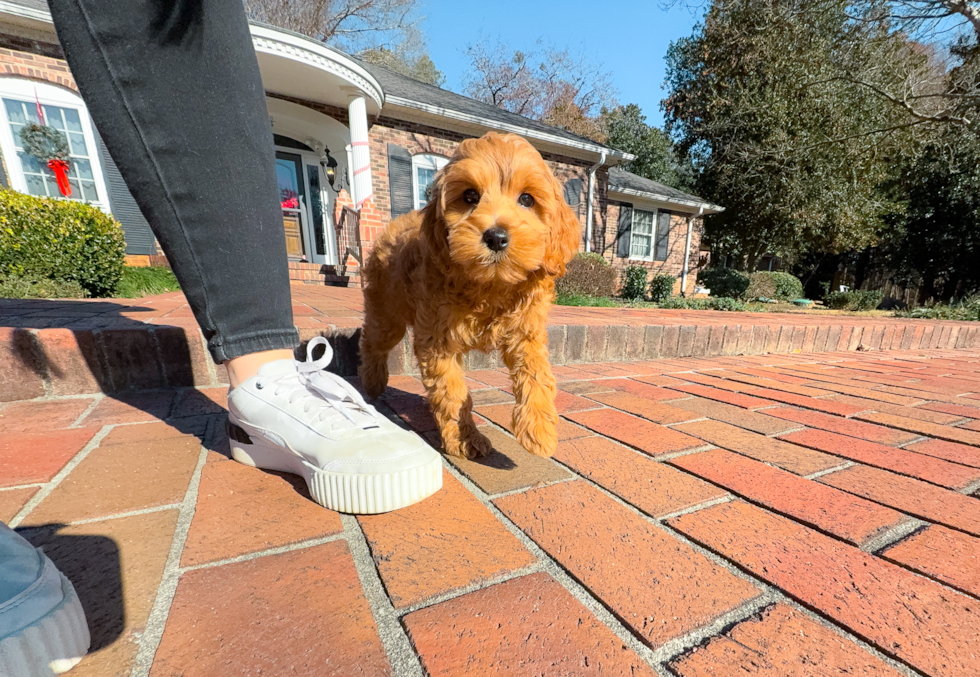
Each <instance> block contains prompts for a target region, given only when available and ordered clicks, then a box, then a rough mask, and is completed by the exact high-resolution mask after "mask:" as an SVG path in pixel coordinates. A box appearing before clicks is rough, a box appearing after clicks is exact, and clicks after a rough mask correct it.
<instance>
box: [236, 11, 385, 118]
mask: <svg viewBox="0 0 980 677" xmlns="http://www.w3.org/2000/svg"><path fill="white" fill-rule="evenodd" d="M248 29H249V32H250V33H251V34H252V46H253V47H254V48H255V51H256V52H262V53H265V54H273V55H275V56H281V57H284V58H287V59H290V60H291V61H297V62H300V63H304V64H306V65H309V66H313V67H315V68H319V69H320V70H323V71H327V72H328V73H331V74H333V75H336V76H338V77H340V78H343V79H344V80H347V81H348V82H350V83H351V84H352V85H356V86H357V87H358V89H360V90H361V91H362V92H364V94H365V95H367V96H369V97H370V98H371V100H372V101H374V103H375V104H376V105H377V106H378V108H380V107H381V106H383V105H384V101H385V97H384V92H383V91H382V89H381V84H380V83H379V82H378V81H377V80H375V79H374V76H372V75H371V74H370V73H368V72H367V70H365V69H364V68H362V67H361V66H360V65H358V64H357V63H355V62H354V61H353V60H352V59H351V58H350V57H348V56H347V55H346V54H344V53H343V52H338V51H336V50H333V49H330V48H328V47H327V46H326V45H323V44H322V43H319V42H317V41H316V40H311V39H310V38H307V37H306V36H303V35H299V34H298V33H293V32H291V31H284V30H281V29H276V28H272V27H271V26H265V25H262V24H254V23H253V24H249V27H248Z"/></svg>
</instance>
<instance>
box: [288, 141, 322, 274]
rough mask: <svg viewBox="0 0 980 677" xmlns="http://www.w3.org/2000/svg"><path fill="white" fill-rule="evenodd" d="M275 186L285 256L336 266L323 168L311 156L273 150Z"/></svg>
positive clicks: (310, 154) (309, 154)
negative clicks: (274, 152)
mask: <svg viewBox="0 0 980 677" xmlns="http://www.w3.org/2000/svg"><path fill="white" fill-rule="evenodd" d="M276 183H277V184H278V188H279V202H280V205H281V207H282V226H283V230H284V231H285V233H286V254H287V256H288V257H289V258H290V259H293V260H296V261H309V262H310V263H326V264H331V265H334V264H336V263H337V245H336V242H335V234H334V232H333V227H332V223H331V221H332V219H331V218H330V209H331V206H332V200H331V199H330V197H331V196H330V193H329V187H327V188H326V189H325V188H324V187H326V186H328V184H327V183H326V182H325V181H324V177H323V168H322V167H320V164H319V162H317V161H316V157H315V156H314V155H313V154H312V153H305V152H304V153H302V154H301V153H296V152H289V151H284V150H277V151H276Z"/></svg>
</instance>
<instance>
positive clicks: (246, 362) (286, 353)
mask: <svg viewBox="0 0 980 677" xmlns="http://www.w3.org/2000/svg"><path fill="white" fill-rule="evenodd" d="M291 359H293V351H292V350H289V349H288V348H286V349H282V350H263V351H261V352H258V353H249V354H248V355H241V356H239V357H233V358H231V359H230V360H228V361H226V362H225V363H224V364H225V367H226V368H227V369H228V384H229V386H230V387H231V389H232V390H234V389H235V388H237V387H238V386H239V385H241V384H242V383H244V382H245V381H247V380H248V379H250V378H252V377H253V376H255V375H256V374H257V373H258V372H259V367H261V366H262V365H264V364H268V363H269V362H275V361H276V360H291Z"/></svg>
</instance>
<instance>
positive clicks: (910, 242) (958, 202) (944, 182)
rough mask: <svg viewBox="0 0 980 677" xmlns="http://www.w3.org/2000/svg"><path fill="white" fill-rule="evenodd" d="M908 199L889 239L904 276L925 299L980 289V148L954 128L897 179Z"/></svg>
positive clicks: (893, 257)
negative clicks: (918, 289)
mask: <svg viewBox="0 0 980 677" xmlns="http://www.w3.org/2000/svg"><path fill="white" fill-rule="evenodd" d="M896 187H897V188H898V190H899V192H900V194H901V195H902V196H903V198H904V199H905V201H906V208H905V210H904V213H902V214H900V215H898V216H897V217H896V219H895V224H894V225H895V230H894V232H893V233H892V234H891V237H890V238H889V242H888V247H887V248H888V250H889V252H890V255H891V256H890V258H891V262H892V266H893V267H894V269H895V270H896V271H897V272H898V278H899V280H900V281H901V282H904V283H905V284H907V285H910V286H919V285H921V296H922V298H923V299H929V298H938V299H941V300H943V301H949V300H950V299H951V298H953V297H957V296H959V297H961V296H964V295H966V294H970V293H976V292H980V147H978V144H977V141H976V139H975V137H973V135H971V134H969V133H967V132H964V131H963V130H958V129H956V128H953V129H951V130H950V131H949V132H948V133H947V134H946V135H945V136H944V138H943V139H941V140H939V141H937V142H936V143H934V144H932V145H930V146H929V148H928V149H927V150H926V152H925V153H923V154H922V155H921V156H920V157H918V158H916V159H915V160H914V161H912V162H909V163H907V164H906V166H905V167H904V168H903V171H902V173H901V175H900V177H899V178H898V180H897V181H896Z"/></svg>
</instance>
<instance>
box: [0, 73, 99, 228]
mask: <svg viewBox="0 0 980 677" xmlns="http://www.w3.org/2000/svg"><path fill="white" fill-rule="evenodd" d="M0 99H2V101H3V105H2V106H0V111H2V116H3V120H2V121H0V122H2V124H0V126H2V127H3V129H2V132H0V145H2V147H3V154H4V156H5V157H7V158H9V159H8V161H7V168H8V169H9V170H10V182H11V187H12V188H14V189H15V190H19V191H21V192H24V193H28V194H30V195H40V196H43V197H54V198H61V197H62V195H61V191H59V190H58V184H57V182H56V180H55V176H54V172H52V171H51V170H50V169H48V167H47V165H46V164H44V163H43V162H41V161H39V160H37V159H36V158H34V157H31V156H30V155H28V154H27V153H26V152H25V151H24V148H23V144H22V143H21V140H20V130H21V129H23V127H24V125H26V124H27V123H28V122H40V120H39V118H38V114H37V104H38V102H40V104H41V110H42V111H43V113H44V122H45V124H48V125H50V126H51V127H54V128H55V129H57V130H58V131H60V132H61V133H62V134H64V135H65V137H66V138H67V139H68V147H69V151H70V158H69V169H68V183H69V185H70V186H71V197H70V198H68V199H70V200H78V201H82V202H91V203H94V204H95V205H96V206H99V207H103V208H105V209H107V210H108V200H107V193H106V187H105V181H104V179H103V176H102V166H101V164H100V162H99V158H98V155H97V150H96V145H95V136H94V133H93V131H92V127H91V125H90V123H89V119H88V113H87V111H86V110H85V105H84V104H83V103H82V100H81V99H80V98H79V97H78V96H77V95H75V94H73V93H71V92H69V91H67V90H63V89H61V88H59V87H55V86H53V85H46V84H44V83H34V82H29V81H27V80H19V79H15V78H3V79H0ZM14 157H16V158H17V160H13V161H12V158H14Z"/></svg>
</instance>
